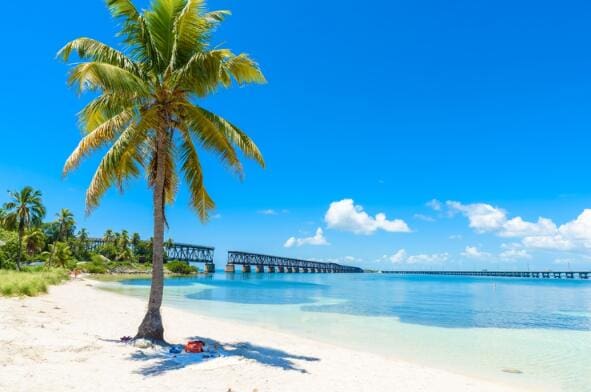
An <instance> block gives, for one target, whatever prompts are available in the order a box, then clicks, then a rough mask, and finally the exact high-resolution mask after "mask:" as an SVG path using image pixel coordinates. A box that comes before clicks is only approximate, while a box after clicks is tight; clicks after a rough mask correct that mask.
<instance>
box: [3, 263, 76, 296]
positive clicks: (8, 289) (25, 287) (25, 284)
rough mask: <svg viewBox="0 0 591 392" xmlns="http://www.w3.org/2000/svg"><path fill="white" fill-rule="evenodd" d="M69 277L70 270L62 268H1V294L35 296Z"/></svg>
mask: <svg viewBox="0 0 591 392" xmlns="http://www.w3.org/2000/svg"><path fill="white" fill-rule="evenodd" d="M67 279H68V272H67V271H66V270H62V269H51V270H43V271H31V272H29V271H26V272H25V271H21V272H17V271H6V270H0V295H2V296H24V295H26V296H35V295H39V294H41V293H46V292H47V287H48V286H49V285H55V284H59V283H61V282H63V281H65V280H67Z"/></svg>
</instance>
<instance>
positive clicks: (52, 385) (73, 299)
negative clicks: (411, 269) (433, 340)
mask: <svg viewBox="0 0 591 392" xmlns="http://www.w3.org/2000/svg"><path fill="white" fill-rule="evenodd" d="M96 284H97V283H96V282H94V281H92V280H88V279H80V280H76V281H71V282H68V283H66V284H64V285H61V286H57V287H52V288H51V289H50V292H49V294H47V295H44V296H40V297H36V298H20V299H18V298H8V299H7V298H0V391H33V390H35V391H37V390H43V391H68V390H74V391H140V390H152V391H165V390H171V391H172V390H174V391H220V392H226V391H236V392H242V391H244V392H253V391H258V392H262V391H454V392H460V391H478V392H487V391H491V392H492V391H503V392H507V391H513V390H517V389H515V388H511V387H509V386H507V385H500V384H494V383H490V382H488V381H484V380H480V379H476V378H471V377H468V376H464V375H459V374H454V373H450V372H447V371H443V370H439V369H434V368H429V367H424V366H421V365H418V364H414V363H408V362H404V361H398V360H394V359H391V358H384V357H380V356H377V355H373V354H370V353H364V352H358V351H353V350H348V349H345V348H341V347H336V346H332V345H328V344H324V343H319V342H315V341H312V340H307V339H303V338H300V337H296V336H291V335H288V334H283V333H279V332H275V331H269V330H266V329H262V328H259V327H253V326H249V325H244V324H240V323H235V322H230V321H225V320H218V319H212V318H208V317H203V316H199V315H196V314H193V313H189V312H184V311H181V310H177V309H171V308H168V307H164V308H163V317H164V323H165V328H166V337H167V340H168V341H169V342H171V343H182V342H185V341H187V339H189V338H194V337H200V338H202V339H204V340H206V341H208V342H218V343H219V344H220V345H221V346H223V350H221V352H222V355H221V356H220V357H217V358H212V359H207V360H200V359H199V358H200V355H194V354H181V355H180V356H177V357H176V358H175V357H173V355H171V354H165V353H164V351H163V350H161V349H157V350H155V349H144V350H140V349H138V348H135V347H133V346H131V345H127V344H122V343H119V342H118V340H119V338H120V337H121V336H123V335H133V334H134V333H135V331H136V328H137V325H138V322H139V321H140V320H141V318H142V316H143V312H144V309H145V303H144V302H143V301H140V300H138V299H135V298H130V297H125V296H122V295H118V294H114V293H109V292H105V291H101V290H98V289H96V288H94V287H92V286H95V285H96ZM368 338H371V337H368ZM212 345H213V344H212Z"/></svg>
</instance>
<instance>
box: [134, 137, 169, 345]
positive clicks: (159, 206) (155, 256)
mask: <svg viewBox="0 0 591 392" xmlns="http://www.w3.org/2000/svg"><path fill="white" fill-rule="evenodd" d="M165 143H166V142H165V138H164V135H160V136H159V137H158V141H157V150H156V157H157V158H156V159H157V161H156V179H155V183H154V188H153V191H154V196H153V198H154V240H153V242H152V285H151V287H150V299H149V301H148V311H147V313H146V315H145V317H144V320H143V321H142V323H141V324H140V327H139V329H138V332H137V335H136V336H135V337H136V339H138V338H143V339H149V340H152V341H157V342H160V341H164V327H163V326H162V316H161V315H160V306H161V305H162V295H163V292H164V269H163V261H164V174H165V173H164V171H165V166H164V164H165V160H164V158H163V156H164V153H165V152H164V150H165Z"/></svg>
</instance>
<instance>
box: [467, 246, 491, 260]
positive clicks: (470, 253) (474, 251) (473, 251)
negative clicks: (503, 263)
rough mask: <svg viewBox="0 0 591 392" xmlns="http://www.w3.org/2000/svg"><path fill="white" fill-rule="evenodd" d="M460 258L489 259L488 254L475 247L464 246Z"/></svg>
mask: <svg viewBox="0 0 591 392" xmlns="http://www.w3.org/2000/svg"><path fill="white" fill-rule="evenodd" d="M462 256H464V257H467V258H469V259H485V258H488V257H490V253H488V252H483V251H481V250H479V249H478V248H477V247H476V246H466V249H464V251H463V252H462Z"/></svg>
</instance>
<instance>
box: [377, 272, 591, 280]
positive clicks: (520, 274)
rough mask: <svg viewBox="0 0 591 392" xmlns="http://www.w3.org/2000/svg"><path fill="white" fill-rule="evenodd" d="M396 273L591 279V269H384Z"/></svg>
mask: <svg viewBox="0 0 591 392" xmlns="http://www.w3.org/2000/svg"><path fill="white" fill-rule="evenodd" d="M382 273H384V274H396V275H449V276H488V277H498V278H540V279H576V278H578V279H589V278H590V277H591V271H382Z"/></svg>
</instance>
